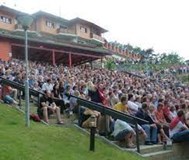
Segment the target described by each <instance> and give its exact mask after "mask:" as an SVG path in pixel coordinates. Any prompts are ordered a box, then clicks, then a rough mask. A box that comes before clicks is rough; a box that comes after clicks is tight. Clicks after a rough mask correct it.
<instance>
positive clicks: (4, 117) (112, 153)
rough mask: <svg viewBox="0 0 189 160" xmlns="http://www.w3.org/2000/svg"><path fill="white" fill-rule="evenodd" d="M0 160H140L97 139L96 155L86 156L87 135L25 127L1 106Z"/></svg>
mask: <svg viewBox="0 0 189 160" xmlns="http://www.w3.org/2000/svg"><path fill="white" fill-rule="evenodd" d="M0 124H1V125H0V148H1V149H0V159H1V160H59V159H65V160H97V159H103V160H123V159H129V160H140V159H142V158H140V157H139V156H137V155H135V154H131V153H126V152H123V151H120V150H118V149H116V148H114V147H111V146H109V145H108V144H105V143H104V142H103V141H102V140H99V139H98V138H96V151H95V152H89V135H87V134H83V133H82V132H80V131H78V129H76V128H75V127H73V126H71V127H68V126H67V127H66V126H62V127H57V126H46V125H43V124H41V123H35V122H32V123H31V127H30V128H27V127H25V125H24V115H23V114H22V113H20V112H18V111H17V110H15V109H13V108H12V107H8V106H6V105H2V104H1V105H0Z"/></svg>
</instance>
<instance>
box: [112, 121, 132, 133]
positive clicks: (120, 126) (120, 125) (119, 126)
mask: <svg viewBox="0 0 189 160" xmlns="http://www.w3.org/2000/svg"><path fill="white" fill-rule="evenodd" d="M123 130H129V131H133V132H134V130H133V128H132V127H131V126H130V125H129V124H128V123H127V122H125V121H122V120H120V119H117V120H116V121H115V124H114V131H113V133H112V135H113V136H116V135H117V134H118V133H120V132H121V131H123Z"/></svg>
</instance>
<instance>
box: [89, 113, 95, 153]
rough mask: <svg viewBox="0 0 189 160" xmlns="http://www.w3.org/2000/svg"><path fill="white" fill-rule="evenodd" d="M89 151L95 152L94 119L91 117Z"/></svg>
mask: <svg viewBox="0 0 189 160" xmlns="http://www.w3.org/2000/svg"><path fill="white" fill-rule="evenodd" d="M89 126H90V148H89V150H90V151H93V152H94V151H95V132H96V117H95V116H93V115H92V116H91V117H90V124H89Z"/></svg>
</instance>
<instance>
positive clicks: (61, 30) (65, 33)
mask: <svg viewBox="0 0 189 160" xmlns="http://www.w3.org/2000/svg"><path fill="white" fill-rule="evenodd" d="M57 33H58V34H60V35H63V36H68V37H69V36H71V37H77V35H76V34H75V33H73V31H70V30H69V29H67V28H58V29H57Z"/></svg>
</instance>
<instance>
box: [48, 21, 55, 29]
mask: <svg viewBox="0 0 189 160" xmlns="http://www.w3.org/2000/svg"><path fill="white" fill-rule="evenodd" d="M46 26H47V27H49V28H55V24H54V23H53V22H50V21H46Z"/></svg>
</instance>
